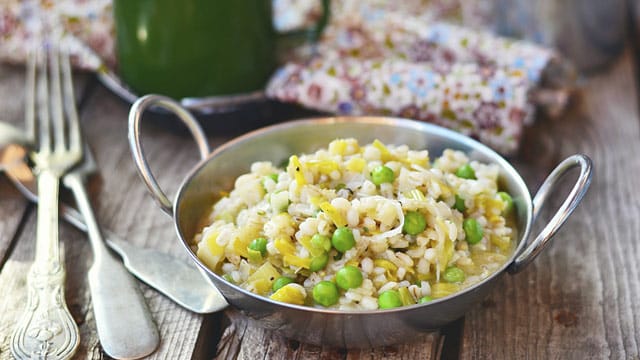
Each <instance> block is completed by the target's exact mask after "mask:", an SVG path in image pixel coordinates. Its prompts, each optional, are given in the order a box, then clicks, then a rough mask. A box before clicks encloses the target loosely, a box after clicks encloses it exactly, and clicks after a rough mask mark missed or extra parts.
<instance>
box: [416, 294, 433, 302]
mask: <svg viewBox="0 0 640 360" xmlns="http://www.w3.org/2000/svg"><path fill="white" fill-rule="evenodd" d="M430 301H433V298H432V297H431V296H429V295H425V296H423V297H421V298H420V299H419V300H418V304H426V303H428V302H430Z"/></svg>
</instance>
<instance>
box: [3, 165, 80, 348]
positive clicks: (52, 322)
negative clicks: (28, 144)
mask: <svg viewBox="0 0 640 360" xmlns="http://www.w3.org/2000/svg"><path fill="white" fill-rule="evenodd" d="M58 181H59V176H58V175H57V174H56V173H54V172H50V171H42V172H41V173H39V174H38V192H39V193H40V194H42V197H43V198H42V202H41V204H40V206H38V214H37V218H38V221H37V224H36V226H37V229H36V259H35V262H34V263H33V265H32V266H31V269H30V270H29V273H28V274H27V289H28V291H27V309H26V311H25V312H24V314H23V316H22V318H21V319H20V321H19V322H18V324H17V327H16V330H15V332H14V334H13V338H12V339H11V343H12V344H11V350H12V352H13V355H14V356H15V357H16V358H18V359H47V360H53V359H68V358H70V357H71V356H72V355H73V354H74V353H75V351H76V349H77V347H78V344H79V343H80V338H79V331H78V327H77V326H76V323H75V322H74V320H73V318H72V316H71V313H70V312H69V309H68V308H67V305H66V303H65V298H64V281H65V275H66V272H65V270H64V265H63V262H62V259H61V256H60V251H59V244H58V206H57V204H58V190H59V188H58Z"/></svg>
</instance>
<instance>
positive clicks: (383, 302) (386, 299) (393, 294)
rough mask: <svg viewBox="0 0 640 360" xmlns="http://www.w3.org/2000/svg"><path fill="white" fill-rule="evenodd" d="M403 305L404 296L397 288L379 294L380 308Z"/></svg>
mask: <svg viewBox="0 0 640 360" xmlns="http://www.w3.org/2000/svg"><path fill="white" fill-rule="evenodd" d="M400 306H402V298H400V294H399V293H398V292H397V291H396V290H387V291H385V292H383V293H382V294H380V295H379V296H378V307H380V309H393V308H397V307H400Z"/></svg>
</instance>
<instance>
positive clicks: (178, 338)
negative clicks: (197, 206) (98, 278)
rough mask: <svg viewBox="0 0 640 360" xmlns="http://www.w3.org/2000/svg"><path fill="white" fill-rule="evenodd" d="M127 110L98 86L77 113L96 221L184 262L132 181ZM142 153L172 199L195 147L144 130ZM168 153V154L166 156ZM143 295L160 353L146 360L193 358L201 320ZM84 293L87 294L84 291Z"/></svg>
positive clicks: (165, 221) (168, 227)
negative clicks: (95, 178) (90, 156)
mask: <svg viewBox="0 0 640 360" xmlns="http://www.w3.org/2000/svg"><path fill="white" fill-rule="evenodd" d="M128 109H129V106H128V105H127V104H124V103H123V102H121V101H120V100H119V99H117V98H115V97H114V96H113V95H112V94H109V93H107V91H106V90H105V89H103V88H102V87H98V88H96V91H95V93H94V94H93V95H92V97H91V98H90V99H89V101H88V102H87V104H86V107H85V109H84V110H83V111H82V113H81V118H82V119H83V123H84V128H85V132H86V134H87V138H88V139H89V142H90V144H91V146H92V147H93V149H94V152H95V156H96V160H97V162H98V165H99V167H100V181H99V185H100V186H98V187H96V188H95V189H94V194H93V199H94V200H95V201H94V207H95V210H96V214H97V218H98V219H99V220H100V222H101V223H102V225H103V226H104V227H105V228H109V229H110V230H112V231H113V232H115V233H116V234H118V235H119V236H120V237H122V238H123V239H127V240H128V241H130V242H131V243H134V244H135V245H137V246H141V247H153V248H156V249H159V250H162V251H165V252H167V253H171V254H173V255H175V256H178V257H181V258H183V259H185V261H186V260H187V257H186V253H185V252H184V249H182V246H181V245H180V244H179V241H178V239H177V236H176V235H175V232H174V230H173V226H172V224H171V219H170V218H169V217H168V216H166V215H165V214H163V213H162V211H161V210H160V209H159V208H158V207H157V206H156V205H155V202H154V201H153V200H152V199H151V197H150V196H149V195H148V193H147V190H146V188H145V186H144V185H143V183H142V181H141V180H140V179H139V178H138V175H137V172H136V170H135V167H134V164H133V160H132V158H131V155H130V152H129V148H128V145H127V114H128ZM144 135H145V139H147V141H145V150H146V152H147V154H148V158H149V162H150V163H151V166H152V168H153V169H155V170H156V171H157V172H158V178H159V180H160V182H161V184H162V185H163V186H164V187H165V188H166V189H167V193H168V194H172V193H173V192H175V190H176V189H177V186H178V185H179V183H180V182H181V180H182V174H186V172H187V171H188V170H189V169H190V167H191V166H193V164H195V163H196V161H197V160H198V159H197V152H196V150H195V145H192V141H191V140H190V138H188V137H181V136H176V135H174V134H171V133H170V132H167V131H166V129H160V128H154V127H153V126H146V127H145V129H144ZM168 149H170V151H168ZM142 286H143V289H144V295H145V297H146V298H147V301H148V303H149V307H150V310H151V312H152V315H153V318H154V320H155V321H156V323H157V324H158V327H159V329H160V335H161V339H162V341H161V344H160V348H159V349H158V350H157V351H156V352H155V353H154V354H153V355H152V356H151V357H150V358H151V359H182V358H191V357H196V358H197V355H198V354H194V353H193V352H194V349H195V348H196V340H197V339H198V333H199V331H200V328H201V325H202V319H203V318H202V316H199V315H196V314H193V313H190V312H189V311H187V310H184V309H182V308H180V307H178V306H177V305H175V304H174V303H173V302H172V301H170V300H169V299H167V298H165V297H164V296H162V295H161V294H160V293H158V292H156V291H154V290H152V289H150V288H149V287H146V286H144V285H142ZM84 290H85V291H87V289H84Z"/></svg>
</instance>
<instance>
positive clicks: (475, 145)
mask: <svg viewBox="0 0 640 360" xmlns="http://www.w3.org/2000/svg"><path fill="white" fill-rule="evenodd" d="M344 122H352V123H353V122H359V123H367V124H372V125H401V126H402V127H405V128H407V127H409V128H415V129H416V130H417V131H419V132H422V133H424V134H435V135H439V136H443V137H446V138H449V139H451V140H452V143H456V144H464V145H467V146H469V147H470V148H472V149H474V150H479V151H481V152H482V153H484V154H486V155H489V156H490V157H491V158H492V161H494V162H495V163H497V164H498V165H500V167H501V169H503V170H505V171H506V172H507V173H508V175H509V176H510V177H511V178H512V179H513V180H515V181H516V183H517V185H518V187H520V188H522V189H525V190H526V191H523V192H522V195H523V196H524V199H523V200H524V206H525V207H526V208H525V209H524V210H525V212H526V213H525V215H526V226H525V229H518V237H519V238H520V241H519V243H518V245H517V246H516V248H515V249H514V251H513V253H512V254H511V256H510V257H509V259H508V260H507V261H505V262H504V264H502V266H501V267H500V268H499V269H498V270H496V271H494V272H493V273H491V274H490V275H489V276H487V277H486V278H484V279H482V280H481V281H479V282H478V283H476V284H473V285H471V286H469V287H467V288H464V289H462V290H460V291H458V292H456V293H454V294H451V295H448V296H445V297H442V298H439V299H434V300H432V301H430V302H428V303H425V304H414V305H410V306H402V307H398V308H393V309H376V310H334V309H323V308H316V307H311V306H305V305H295V304H289V303H284V302H280V301H275V300H272V299H270V298H268V297H266V296H262V295H258V294H255V293H253V292H251V291H248V290H245V289H243V288H241V287H240V286H238V285H235V284H233V283H231V282H228V281H226V280H224V279H223V278H222V277H221V276H220V275H218V274H216V273H215V272H214V271H212V270H211V269H209V268H208V267H207V266H206V265H205V264H204V263H202V261H201V260H200V259H199V258H198V256H197V255H196V254H195V253H194V251H193V250H192V249H191V247H190V245H189V243H188V241H187V240H186V239H185V238H184V236H183V235H182V232H181V230H180V226H179V222H178V221H177V220H178V216H179V215H180V213H179V212H180V210H179V209H180V207H179V206H178V204H179V203H180V202H181V199H182V194H183V193H184V192H185V189H186V187H187V186H188V185H189V183H190V182H191V180H192V179H193V178H194V177H195V176H196V175H197V174H198V172H199V171H200V170H201V169H202V168H203V167H204V166H205V165H206V164H207V163H208V162H209V161H212V160H213V159H214V158H215V157H217V156H218V155H219V154H220V153H222V152H224V151H226V150H227V149H230V148H232V147H235V146H240V145H242V144H243V143H245V142H248V141H251V140H252V139H253V138H255V137H258V136H261V135H265V134H268V133H271V132H279V131H284V130H286V129H288V128H292V127H299V126H313V125H327V124H334V123H344ZM532 204H533V202H532V199H531V194H530V193H529V191H528V187H527V186H526V184H525V183H524V180H523V179H522V177H521V176H520V174H519V173H518V171H516V170H515V169H514V168H513V166H511V164H510V163H509V162H508V161H507V160H506V159H504V158H503V157H502V156H501V155H499V154H498V153H497V152H496V151H494V150H493V149H491V148H489V147H488V146H486V145H484V144H482V143H480V142H478V141H476V140H474V139H472V138H470V137H468V136H466V135H463V134H460V133H458V132H455V131H453V130H449V129H447V128H444V127H441V126H438V125H434V124H430V123H426V122H419V121H416V120H410V119H404V118H398V117H385V116H336V117H317V118H302V119H297V120H291V121H287V122H284V123H279V124H275V125H269V126H265V127H262V128H259V129H256V130H253V131H250V132H248V133H246V134H243V135H240V136H238V137H235V138H233V139H231V140H229V141H227V142H225V143H223V144H221V145H220V146H218V147H217V148H216V149H214V151H212V152H211V153H210V154H209V156H207V157H206V158H204V159H202V160H200V161H199V162H198V163H197V164H196V165H195V166H194V167H193V168H192V169H191V170H190V171H189V173H188V174H187V176H186V177H185V178H184V180H183V181H182V183H181V185H180V187H179V188H178V192H177V195H176V201H175V202H174V205H173V220H174V221H173V223H174V228H175V230H176V233H177V234H178V237H179V238H180V241H181V242H182V245H183V246H184V247H185V249H186V250H187V253H188V254H189V256H190V257H191V258H192V259H193V260H194V261H195V263H196V265H197V266H199V267H200V268H201V269H202V270H204V271H205V272H206V274H207V275H208V276H210V277H213V278H214V279H216V280H217V281H220V282H223V283H225V284H226V285H228V286H230V287H231V288H233V289H234V290H235V291H238V292H240V293H242V294H243V295H246V296H249V297H251V298H254V299H256V300H258V301H264V302H267V303H269V304H271V305H274V306H283V307H286V308H290V309H294V310H300V311H308V312H314V313H321V314H329V315H377V314H389V313H394V312H402V311H407V310H415V309H416V308H420V307H427V306H432V305H436V304H439V303H444V302H447V301H449V300H452V299H454V298H457V297H460V296H463V295H465V294H467V293H470V292H472V291H474V290H475V289H477V288H479V287H481V286H483V285H485V284H487V283H490V282H491V280H492V279H494V278H496V277H498V276H500V275H502V274H503V273H504V272H505V270H506V269H507V268H508V267H509V266H510V265H511V264H512V262H513V261H514V259H515V258H516V257H517V256H518V255H519V254H520V253H521V251H522V249H523V248H524V247H525V245H526V243H527V238H528V237H529V232H530V231H531V224H532V221H533V217H532V213H533V205H532ZM465 312H466V310H465Z"/></svg>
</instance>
